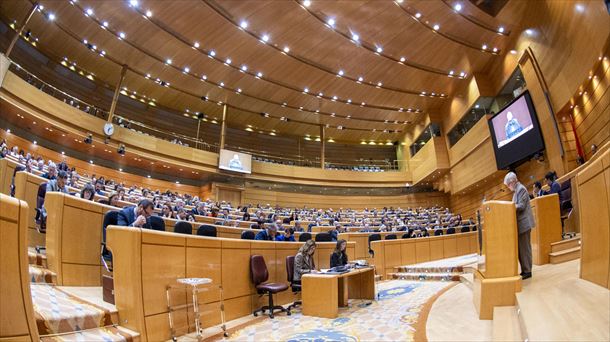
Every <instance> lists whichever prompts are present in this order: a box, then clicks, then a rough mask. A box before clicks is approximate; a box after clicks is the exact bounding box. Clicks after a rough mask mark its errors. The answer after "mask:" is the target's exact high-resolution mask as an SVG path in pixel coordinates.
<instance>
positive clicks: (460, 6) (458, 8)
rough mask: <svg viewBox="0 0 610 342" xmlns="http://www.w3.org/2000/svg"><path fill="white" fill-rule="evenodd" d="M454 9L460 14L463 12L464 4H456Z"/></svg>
mask: <svg viewBox="0 0 610 342" xmlns="http://www.w3.org/2000/svg"><path fill="white" fill-rule="evenodd" d="M453 9H455V10H456V11H458V12H459V11H461V10H462V4H460V3H457V4H455V6H453Z"/></svg>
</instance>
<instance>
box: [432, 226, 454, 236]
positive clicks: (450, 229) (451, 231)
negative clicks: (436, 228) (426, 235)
mask: <svg viewBox="0 0 610 342" xmlns="http://www.w3.org/2000/svg"><path fill="white" fill-rule="evenodd" d="M435 233H436V232H435ZM449 234H455V228H453V227H450V228H447V235H449Z"/></svg>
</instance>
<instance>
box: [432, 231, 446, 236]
mask: <svg viewBox="0 0 610 342" xmlns="http://www.w3.org/2000/svg"><path fill="white" fill-rule="evenodd" d="M447 234H449V231H447ZM439 235H443V230H442V229H437V230H435V231H434V236H439Z"/></svg>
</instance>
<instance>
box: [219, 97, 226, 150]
mask: <svg viewBox="0 0 610 342" xmlns="http://www.w3.org/2000/svg"><path fill="white" fill-rule="evenodd" d="M226 134H227V105H226V104H224V105H223V107H222V123H221V126H220V148H225V137H226Z"/></svg>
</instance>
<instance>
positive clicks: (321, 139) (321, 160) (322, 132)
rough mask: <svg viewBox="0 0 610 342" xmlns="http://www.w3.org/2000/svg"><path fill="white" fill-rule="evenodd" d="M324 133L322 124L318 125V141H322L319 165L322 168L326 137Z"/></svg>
mask: <svg viewBox="0 0 610 342" xmlns="http://www.w3.org/2000/svg"><path fill="white" fill-rule="evenodd" d="M324 133H325V132H324V125H320V142H321V143H322V146H321V147H320V167H321V168H322V169H324V155H325V153H326V137H325V136H324Z"/></svg>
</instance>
